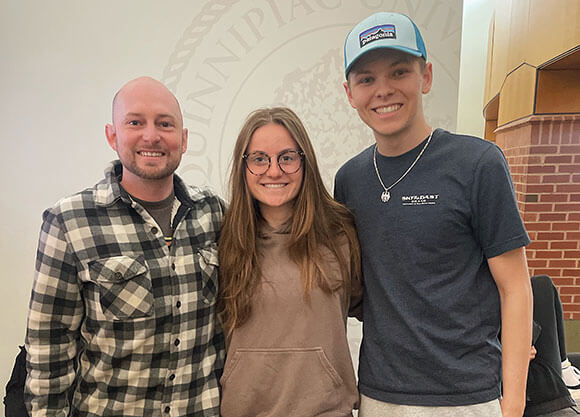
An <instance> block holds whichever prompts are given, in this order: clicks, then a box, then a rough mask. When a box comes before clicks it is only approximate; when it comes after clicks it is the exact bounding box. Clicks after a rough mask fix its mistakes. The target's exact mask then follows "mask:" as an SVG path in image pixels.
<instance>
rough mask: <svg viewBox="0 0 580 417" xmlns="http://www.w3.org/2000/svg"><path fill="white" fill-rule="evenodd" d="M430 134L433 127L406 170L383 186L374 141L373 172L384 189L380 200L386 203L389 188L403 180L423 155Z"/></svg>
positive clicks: (389, 196) (388, 196)
mask: <svg viewBox="0 0 580 417" xmlns="http://www.w3.org/2000/svg"><path fill="white" fill-rule="evenodd" d="M432 136H433V129H431V133H430V134H429V139H427V142H426V143H425V145H424V146H423V149H421V152H419V155H417V157H416V158H415V160H414V161H413V163H412V164H411V166H410V167H409V168H407V170H406V171H405V172H404V173H403V175H401V176H400V177H399V179H398V180H397V181H395V182H394V183H392V184H391V185H390V186H388V187H385V183H384V182H383V180H382V178H381V174H379V168H378V167H377V144H376V143H375V148H374V151H373V163H374V164H375V172H376V173H377V178H378V179H379V182H380V183H381V185H382V186H383V189H384V191H383V192H382V194H381V201H382V202H383V203H387V202H388V201H389V200H390V199H391V193H390V191H389V190H390V189H391V188H393V187H394V186H395V185H397V184H398V183H400V182H401V181H402V180H403V178H405V177H406V176H407V174H408V173H409V172H410V171H411V170H412V169H413V167H414V166H415V164H416V163H417V161H418V160H419V158H421V155H423V152H425V149H427V146H429V142H431V137H432Z"/></svg>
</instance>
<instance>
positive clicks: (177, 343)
mask: <svg viewBox="0 0 580 417" xmlns="http://www.w3.org/2000/svg"><path fill="white" fill-rule="evenodd" d="M179 343H181V342H180V341H179V339H175V342H173V344H174V345H175V346H179Z"/></svg>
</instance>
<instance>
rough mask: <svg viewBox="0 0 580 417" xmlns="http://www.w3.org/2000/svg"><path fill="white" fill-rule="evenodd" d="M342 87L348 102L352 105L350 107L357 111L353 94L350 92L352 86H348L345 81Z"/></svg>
mask: <svg viewBox="0 0 580 417" xmlns="http://www.w3.org/2000/svg"><path fill="white" fill-rule="evenodd" d="M342 85H343V86H344V91H345V92H346V96H347V97H348V102H349V103H350V106H351V107H352V108H353V109H356V106H355V105H354V103H353V101H352V93H351V92H350V86H349V85H348V81H345V82H344V83H343V84H342Z"/></svg>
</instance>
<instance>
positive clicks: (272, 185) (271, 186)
mask: <svg viewBox="0 0 580 417" xmlns="http://www.w3.org/2000/svg"><path fill="white" fill-rule="evenodd" d="M285 186H286V184H264V187H266V188H282V187H285Z"/></svg>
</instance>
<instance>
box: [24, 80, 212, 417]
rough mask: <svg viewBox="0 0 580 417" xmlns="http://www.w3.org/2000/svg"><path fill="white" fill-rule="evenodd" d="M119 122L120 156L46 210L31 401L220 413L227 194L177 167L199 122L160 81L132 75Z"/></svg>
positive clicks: (29, 342)
mask: <svg viewBox="0 0 580 417" xmlns="http://www.w3.org/2000/svg"><path fill="white" fill-rule="evenodd" d="M105 132H106V136H107V140H108V142H109V145H110V146H111V147H112V148H113V149H114V150H115V151H116V152H117V154H118V156H119V160H120V161H114V162H113V163H112V164H111V166H110V167H109V168H108V169H107V170H106V171H105V179H103V180H102V181H101V182H99V183H98V184H96V185H95V186H94V187H92V188H88V189H86V190H84V191H81V192H80V193H78V194H75V195H73V196H71V197H67V198H64V199H62V200H61V201H60V202H58V203H57V204H56V206H54V207H53V208H50V209H48V210H47V211H46V212H45V213H44V221H43V224H42V230H41V232H40V240H39V245H38V252H37V260H36V275H35V281H34V286H33V291H32V299H31V302H30V310H29V315H28V329H27V334H26V349H27V351H28V358H27V362H28V364H27V366H28V371H29V372H28V378H27V382H26V400H27V407H28V410H29V412H30V414H31V416H33V417H34V416H45V415H58V416H66V415H69V414H68V413H69V411H70V413H71V414H70V415H74V416H95V417H96V416H112V415H116V416H121V415H122V416H145V415H148V416H165V415H166V416H186V415H187V416H218V415H219V389H218V376H219V374H221V370H222V368H223V359H224V341H223V334H222V332H221V330H220V328H219V326H217V324H216V318H215V297H216V291H217V247H216V241H217V237H218V233H219V229H220V227H221V221H222V214H223V207H224V206H223V202H222V201H221V200H220V199H219V198H218V197H217V196H215V195H213V194H211V193H210V192H208V191H204V190H201V189H198V188H194V187H188V186H186V185H185V184H184V183H183V182H182V181H181V179H180V178H179V177H177V175H174V171H175V170H176V168H177V167H178V165H179V163H180V161H181V156H182V154H183V153H184V152H185V150H186V148H187V129H184V128H183V119H182V115H181V110H180V108H179V104H178V102H177V100H176V98H175V97H174V96H173V94H171V92H170V91H169V90H168V89H167V88H166V87H165V86H164V85H163V84H161V83H159V82H158V81H155V80H153V79H151V78H146V77H143V78H138V79H136V80H133V81H130V82H129V83H127V84H126V85H125V86H123V88H121V90H120V91H119V92H118V93H117V95H116V96H115V99H114V100H113V123H112V124H108V125H107V126H106V130H105ZM69 394H72V403H70V404H69V401H68V398H69Z"/></svg>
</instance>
